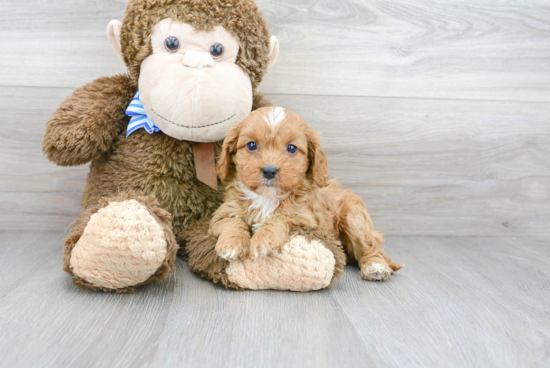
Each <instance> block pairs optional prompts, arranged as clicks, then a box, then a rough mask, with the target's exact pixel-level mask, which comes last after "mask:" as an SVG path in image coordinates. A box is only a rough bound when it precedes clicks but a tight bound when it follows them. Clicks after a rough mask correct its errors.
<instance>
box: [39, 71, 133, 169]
mask: <svg viewBox="0 0 550 368" xmlns="http://www.w3.org/2000/svg"><path fill="white" fill-rule="evenodd" d="M136 92H137V88H136V86H135V85H134V83H133V82H132V80H131V79H130V77H129V76H127V75H123V74H120V75H116V76H114V77H103V78H99V79H96V80H95V81H93V82H92V83H88V84H86V85H84V86H82V87H80V88H78V89H77V90H75V91H74V92H73V94H72V95H70V96H69V97H67V98H66V99H65V100H64V101H63V102H62V103H61V105H60V106H59V108H58V109H57V110H56V111H55V112H54V114H53V117H52V118H51V119H50V120H49V121H48V123H47V124H46V132H45V133H44V139H43V141H42V150H43V151H44V154H45V155H46V157H48V159H49V160H50V161H53V162H55V163H56V164H57V165H60V166H74V165H82V164H85V163H86V162H89V161H91V160H93V159H94V158H96V157H99V156H100V155H101V154H103V153H104V152H105V151H107V150H108V149H109V148H110V147H111V144H112V143H113V140H114V138H115V137H116V136H117V135H118V134H119V133H120V131H121V130H122V129H125V128H126V125H127V123H128V119H127V118H126V114H125V111H126V108H127V107H128V105H129V103H130V101H131V100H132V98H133V97H134V95H135V94H136Z"/></svg>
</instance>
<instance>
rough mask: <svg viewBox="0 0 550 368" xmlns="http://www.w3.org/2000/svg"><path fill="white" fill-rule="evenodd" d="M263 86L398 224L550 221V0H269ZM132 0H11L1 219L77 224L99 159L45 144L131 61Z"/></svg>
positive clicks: (487, 231) (530, 226) (526, 226)
mask: <svg viewBox="0 0 550 368" xmlns="http://www.w3.org/2000/svg"><path fill="white" fill-rule="evenodd" d="M259 3H260V7H261V8H262V10H263V11H264V13H265V16H266V18H267V20H268V22H269V24H270V28H271V31H272V33H273V34H275V35H276V36H278V38H279V41H280V44H281V50H280V57H279V60H278V62H277V64H276V65H275V66H274V67H273V68H272V69H271V70H270V72H269V75H268V76H267V77H266V78H265V80H264V82H263V84H262V86H261V90H262V91H263V92H265V93H266V94H267V95H268V96H269V97H270V98H271V99H272V100H273V101H274V102H275V103H277V104H280V105H282V106H285V107H287V108H289V109H291V110H294V111H296V112H297V113H299V114H301V115H302V116H304V117H305V118H306V120H307V121H308V122H309V123H310V125H312V126H313V127H314V129H316V130H319V131H321V132H322V133H323V144H324V148H325V151H326V153H327V155H328V157H329V161H330V165H331V174H332V176H333V177H339V178H340V179H341V181H342V182H343V183H344V185H345V186H346V187H349V188H351V189H353V190H354V191H355V192H357V193H358V194H360V195H361V196H362V197H363V198H364V199H365V202H366V204H367V206H368V207H369V209H370V211H371V213H372V215H373V218H374V221H375V225H377V227H378V228H379V229H381V230H382V231H384V232H386V233H391V234H417V235H418V234H424V235H434V234H444V235H447V234H448V235H497V236H500V235H503V236H506V235H508V236H518V235H522V234H534V235H549V234H550V2H548V1H543V0H538V1H537V0H530V1H527V0H523V1H499V2H495V1H493V0H464V1H450V0H448V1H422V0H410V1H408V0H391V1H385V0H382V1H374V0H364V1H349V0H334V1H329V0H327V1H306V0H304V1H299V0H284V1H280V0H277V1H274V0H271V1H268V0H262V1H259ZM124 9H125V2H124V1H114V0H95V1H90V0H55V1H54V0H52V1H43V0H25V1H19V0H0V123H1V127H2V130H1V132H0V229H21V228H25V227H26V228H34V229H65V228H67V227H68V226H69V225H70V223H71V222H72V221H73V219H74V217H75V216H76V215H77V214H78V213H79V212H80V206H79V203H80V197H81V191H82V189H83V187H84V183H85V175H86V173H87V167H77V168H60V167H56V166H54V165H53V164H50V163H48V162H47V160H46V159H45V158H44V157H43V156H42V153H41V149H40V143H41V139H42V134H43V132H44V125H45V123H46V121H47V120H48V118H49V117H50V115H51V113H52V112H53V111H54V110H55V108H56V107H57V106H58V105H59V103H60V102H61V101H62V100H63V98H65V97H66V96H68V95H69V94H70V93H71V92H72V91H73V90H74V89H75V88H76V87H79V86H81V85H82V84H84V83H87V82H90V81H92V80H93V79H95V78H98V77H100V76H104V75H113V74H116V73H122V72H124V71H125V67H124V65H123V63H122V61H120V60H119V59H118V57H117V56H116V55H115V53H114V51H112V50H111V46H110V44H109V42H108V41H107V38H106V36H105V29H106V26H107V23H108V22H109V20H111V19H115V18H117V19H121V18H122V15H123V13H124Z"/></svg>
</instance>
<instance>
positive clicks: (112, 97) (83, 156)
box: [42, 0, 269, 292]
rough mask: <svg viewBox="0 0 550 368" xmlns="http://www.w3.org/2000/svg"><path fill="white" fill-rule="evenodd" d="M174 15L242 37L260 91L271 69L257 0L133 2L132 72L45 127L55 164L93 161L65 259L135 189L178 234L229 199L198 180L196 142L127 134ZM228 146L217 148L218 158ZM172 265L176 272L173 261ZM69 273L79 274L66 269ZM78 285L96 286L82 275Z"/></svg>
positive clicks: (98, 87)
mask: <svg viewBox="0 0 550 368" xmlns="http://www.w3.org/2000/svg"><path fill="white" fill-rule="evenodd" d="M167 17H170V18H173V19H176V20H182V21H185V22H188V23H189V24H191V25H193V26H194V27H196V28H198V29H211V28H212V27H214V26H215V25H222V26H224V27H226V29H227V30H228V31H229V32H231V33H232V34H233V35H234V36H235V37H236V38H237V39H238V40H239V44H240V51H239V55H238V57H237V64H238V65H239V66H241V67H242V68H243V70H244V71H245V72H246V73H248V75H249V76H250V78H251V81H252V85H253V87H254V89H255V87H256V86H257V85H258V83H259V82H260V81H261V79H262V76H263V75H264V74H265V72H266V70H267V66H268V51H269V50H268V44H269V31H268V30H267V27H266V24H265V20H264V19H263V18H262V16H261V12H260V11H259V10H258V8H257V6H256V4H255V3H254V1H253V0H131V1H130V2H129V3H128V9H127V12H126V14H125V17H124V20H123V26H122V34H121V44H122V52H123V54H124V60H125V62H126V64H127V65H128V68H129V75H117V76H114V77H104V78H99V79H97V80H95V81H94V82H92V83H89V84H87V85H85V86H83V87H81V88H78V89H77V90H75V91H74V92H73V94H72V95H71V96H69V97H68V98H67V99H66V100H65V101H63V102H62V103H61V106H60V107H59V108H58V109H57V111H56V112H55V113H54V114H53V117H52V118H51V119H50V120H49V121H48V123H47V125H46V132H45V135H44V140H43V142H42V148H43V151H44V153H45V154H46V156H47V157H48V159H49V160H51V161H53V162H55V163H56V164H58V165H61V166H73V165H82V164H85V163H87V162H90V161H91V165H90V173H89V174H88V177H87V180H86V188H85V190H84V193H83V197H82V207H83V208H84V212H83V213H82V215H81V216H80V217H79V218H78V219H77V221H76V222H75V223H74V225H73V229H72V230H71V233H70V235H69V236H68V237H67V239H66V241H65V258H66V257H68V256H69V255H70V253H71V251H72V249H73V247H74V245H75V244H76V242H77V241H78V239H79V238H80V236H81V235H82V233H83V231H84V228H85V226H86V224H87V223H88V220H89V217H90V216H91V214H92V213H94V212H95V211H97V210H98V208H101V207H102V206H104V205H105V203H106V201H109V200H112V199H113V198H114V199H115V200H116V198H119V197H120V196H122V197H124V196H131V195H132V194H130V193H132V192H134V191H135V192H139V193H142V195H140V198H142V197H143V198H149V200H150V201H153V199H154V200H156V201H158V204H154V205H153V204H151V206H152V208H153V209H152V210H150V211H152V213H155V211H156V209H155V208H157V207H158V208H159V209H162V210H164V211H166V212H167V213H168V214H170V216H171V222H172V224H171V226H172V231H173V233H174V234H179V233H181V232H182V231H184V230H186V229H187V228H188V227H189V226H190V225H191V224H193V223H194V222H196V221H198V220H200V219H205V218H209V217H210V216H211V215H212V214H213V212H214V211H215V210H216V208H218V206H219V205H220V204H221V202H222V199H223V195H224V188H223V186H220V191H215V190H213V189H212V188H210V187H208V186H207V185H205V184H204V183H202V182H201V181H199V180H197V178H196V173H195V166H194V160H193V153H192V143H191V142H187V141H179V140H177V139H174V138H171V137H169V136H167V135H165V134H164V133H162V132H159V133H155V134H148V133H147V132H146V131H145V130H143V129H141V130H138V131H136V132H134V133H133V134H132V135H130V136H129V137H128V138H127V137H126V128H127V126H128V122H129V117H127V116H126V115H125V110H126V108H127V107H128V105H129V103H130V101H131V100H132V98H133V97H134V95H135V93H136V92H137V81H138V78H139V69H140V66H141V63H142V61H143V60H145V59H146V58H147V57H148V56H149V55H151V53H152V50H151V44H150V38H151V32H152V30H153V27H154V25H155V24H156V23H157V22H158V21H159V20H161V19H164V18H167ZM253 96H254V97H253V109H256V108H259V107H263V106H268V105H269V101H267V100H266V99H264V97H263V96H262V95H261V94H260V93H258V92H257V91H255V90H254V95H253ZM221 144H222V143H221V142H218V143H217V144H216V153H217V154H219V153H220V151H221ZM144 201H145V200H144ZM148 203H149V202H148ZM151 203H152V202H151ZM163 221H164V220H163ZM166 221H168V220H166ZM162 224H163V226H167V225H166V223H165V222H162ZM182 241H183V240H182ZM198 256H200V254H199V255H198ZM167 262H168V263H170V267H171V265H172V263H173V257H172V256H170V257H168V258H167ZM190 262H192V260H191V257H190ZM196 262H200V260H196ZM170 267H168V268H166V267H164V268H162V270H161V271H159V272H160V273H157V274H155V276H153V277H152V278H151V280H152V279H162V278H163V277H166V275H167V273H168V269H169V268H170ZM65 268H66V270H67V272H69V273H70V274H71V275H72V273H71V272H70V270H69V269H68V268H67V265H65ZM151 280H148V281H147V282H149V281H151ZM75 283H76V284H77V285H78V286H79V287H83V288H93V287H92V285H90V284H88V283H86V282H85V281H84V280H80V279H78V278H76V279H75ZM132 290H133V287H130V288H123V289H119V290H117V291H121V292H123V291H132Z"/></svg>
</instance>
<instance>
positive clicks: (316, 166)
mask: <svg viewBox="0 0 550 368" xmlns="http://www.w3.org/2000/svg"><path fill="white" fill-rule="evenodd" d="M308 141H309V142H308V158H309V168H308V170H307V173H306V175H307V176H308V177H309V178H310V179H311V180H313V182H314V183H315V184H317V186H318V187H319V188H323V187H326V186H327V182H328V178H329V176H328V162H327V156H325V153H324V152H323V150H322V149H321V140H320V139H319V134H318V133H316V132H313V131H311V132H310V133H309V134H308Z"/></svg>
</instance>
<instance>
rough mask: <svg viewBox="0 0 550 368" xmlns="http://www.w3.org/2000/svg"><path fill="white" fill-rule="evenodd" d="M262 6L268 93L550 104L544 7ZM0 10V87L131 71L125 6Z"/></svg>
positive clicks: (344, 2)
mask: <svg viewBox="0 0 550 368" xmlns="http://www.w3.org/2000/svg"><path fill="white" fill-rule="evenodd" d="M258 3H259V4H260V7H261V9H262V10H263V11H264V13H265V16H266V18H267V20H268V22H269V25H270V28H271V31H272V33H273V34H275V35H277V36H278V37H279V39H280V45H281V52H280V60H279V63H278V65H277V67H275V68H273V70H272V71H271V72H270V75H269V76H268V77H267V78H266V80H265V82H264V84H263V86H262V89H263V90H264V91H266V92H269V93H291V94H314V95H353V96H393V97H422V98H460V99H490V100H494V99H498V100H522V101H550V93H548V92H549V90H550V62H549V61H550V22H549V20H550V3H548V2H547V1H540V0H521V1H513V2H511V1H510V2H506V1H503V2H498V3H495V2H494V1H492V0H481V1H480V0H476V1H473V0H466V1H428V0H421V1H419V0H391V1H389V0H385V1H366V0H338V1H334V0H332V1H331V0H317V1H304V0H283V1H270V0H261V1H258ZM0 6H1V8H0V14H1V15H0V25H1V26H2V27H1V28H0V29H1V31H0V49H1V50H2V58H1V59H0V70H2V71H4V72H3V73H2V74H1V75H0V85H10V86H42V87H44V86H48V87H60V86H62V87H79V86H80V85H82V84H84V83H87V82H89V81H90V80H92V79H95V78H97V77H98V76H101V75H111V74H114V73H117V72H122V71H124V67H123V64H122V62H121V61H120V60H119V59H118V57H117V56H116V55H115V53H114V52H113V51H112V50H111V47H110V45H109V43H108V42H107V41H106V37H105V29H106V26H107V23H108V22H109V20H111V19H114V18H117V19H121V18H122V15H123V13H124V8H125V4H124V2H123V1H115V0H100V1H87V0H70V1H48V2H44V1H43V0H26V1H24V2H22V1H7V0H4V1H2V2H0ZM23 40H24V41H23Z"/></svg>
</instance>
